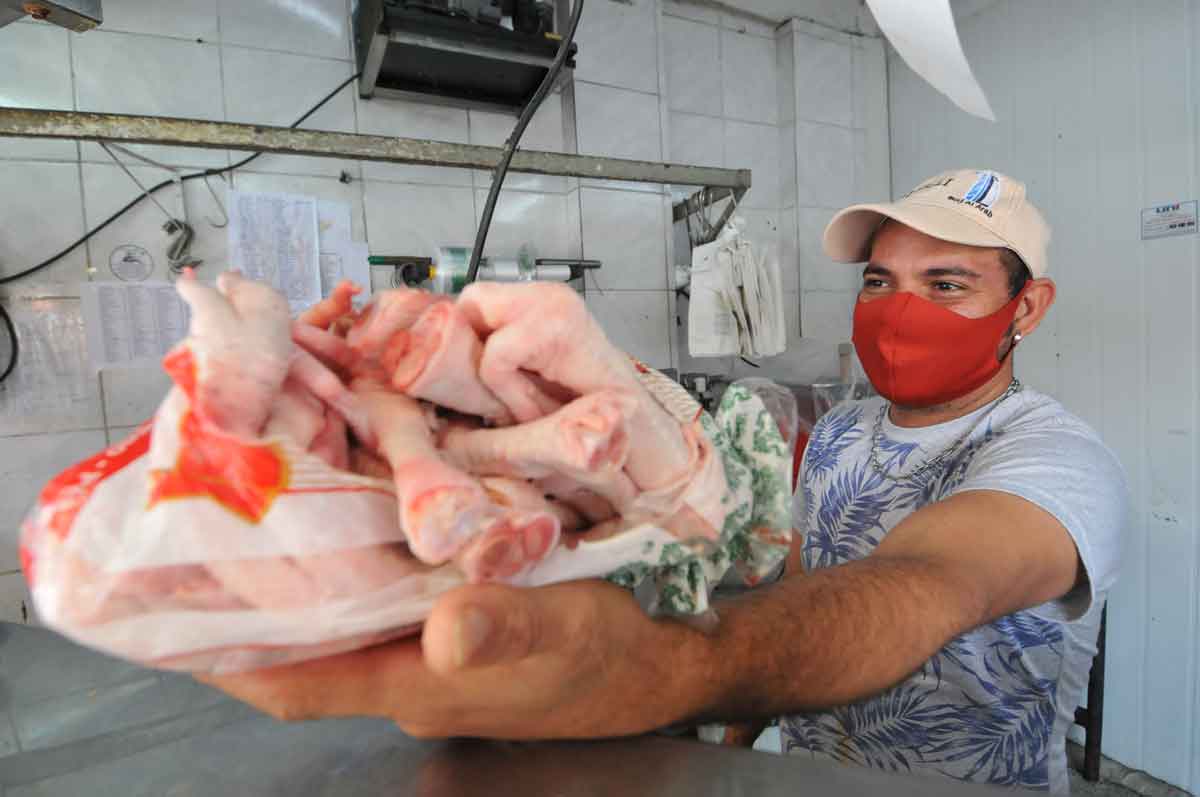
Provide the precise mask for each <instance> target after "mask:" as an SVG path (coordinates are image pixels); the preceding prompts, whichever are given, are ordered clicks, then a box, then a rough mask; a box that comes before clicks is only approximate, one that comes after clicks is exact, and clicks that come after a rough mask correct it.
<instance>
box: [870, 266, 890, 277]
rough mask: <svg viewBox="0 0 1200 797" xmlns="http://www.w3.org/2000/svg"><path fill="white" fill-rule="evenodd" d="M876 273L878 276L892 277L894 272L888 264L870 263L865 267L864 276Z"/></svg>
mask: <svg viewBox="0 0 1200 797" xmlns="http://www.w3.org/2000/svg"><path fill="white" fill-rule="evenodd" d="M868 274H874V275H875V276H877V277H890V276H892V272H891V270H890V269H888V268H887V267H886V266H881V265H879V264H878V263H870V264H868V265H867V267H866V268H864V269H863V276H864V277H865V276H867V275H868Z"/></svg>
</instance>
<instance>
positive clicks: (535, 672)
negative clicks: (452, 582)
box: [208, 492, 1079, 739]
mask: <svg viewBox="0 0 1200 797" xmlns="http://www.w3.org/2000/svg"><path fill="white" fill-rule="evenodd" d="M1078 568H1079V564H1078V557H1077V554H1076V551H1075V547H1074V543H1073V542H1072V540H1071V538H1070V536H1069V535H1068V534H1067V532H1066V530H1065V529H1064V528H1063V527H1062V526H1061V524H1059V523H1058V521H1057V520H1055V519H1054V518H1053V517H1052V516H1051V515H1050V514H1048V513H1047V512H1045V511H1043V510H1042V509H1040V508H1038V507H1037V506H1035V505H1034V504H1032V503H1029V502H1027V501H1025V500H1024V499H1021V498H1017V497H1014V496H1011V495H1006V494H1002V493H995V492H968V493H963V494H960V495H957V496H954V497H952V498H950V499H947V500H945V501H942V502H940V503H938V504H934V505H931V506H929V507H926V508H925V509H922V510H920V511H919V512H916V513H914V514H913V515H912V516H911V517H909V518H908V519H906V520H905V521H904V522H903V523H901V524H900V525H899V526H897V527H896V528H895V529H893V530H892V532H891V533H890V534H889V535H888V536H887V538H886V539H885V540H884V542H883V544H881V545H880V546H879V548H878V549H877V550H876V552H875V553H874V554H873V555H871V556H870V557H868V558H866V559H863V560H860V561H856V562H852V563H849V564H845V565H841V566H838V567H833V568H827V569H823V570H819V571H816V572H814V573H807V574H800V575H793V576H792V577H790V578H787V579H785V580H784V581H782V582H781V583H779V584H776V585H774V586H771V587H769V588H766V589H763V590H760V591H757V592H753V593H749V594H747V595H745V596H743V597H741V598H739V599H738V600H736V601H731V602H727V603H723V604H721V605H720V606H719V607H718V609H719V611H720V614H721V623H720V625H719V627H718V630H717V631H716V633H715V634H714V635H712V636H704V635H702V634H700V633H698V632H696V631H693V630H691V629H689V628H687V627H685V626H682V625H681V624H678V623H673V622H656V621H653V620H650V619H648V618H646V617H645V615H644V614H643V613H642V612H641V610H640V609H639V608H638V606H637V604H636V603H635V602H634V601H633V599H632V597H631V596H630V595H629V594H628V593H627V592H625V591H624V590H621V589H619V588H617V587H614V586H611V585H608V584H603V583H599V582H580V583H571V584H559V585H553V586H548V587H542V588H539V589H531V590H522V589H514V588H506V587H499V586H478V587H468V588H463V589H459V590H456V591H455V592H452V593H450V594H448V595H447V596H445V598H443V599H442V600H441V601H440V602H439V604H438V605H437V606H436V607H435V609H434V612H433V614H432V615H431V616H430V618H429V621H428V622H427V623H426V626H425V630H424V633H423V636H422V639H421V641H420V642H419V643H418V642H416V641H410V642H405V643H398V644H391V645H384V646H381V647H377V648H373V649H370V650H365V651H359V652H355V653H349V654H345V655H342V656H337V657H334V658H330V659H324V660H319V661H315V662H311V663H306V664H300V665H295V666H290V667H283V668H277V669H273V670H266V671H262V672H257V673H250V674H246V675H239V676H231V677H223V678H216V679H208V680H209V682H211V683H213V684H215V685H217V686H219V687H220V688H222V689H225V690H226V691H228V692H230V693H231V694H233V695H234V696H236V697H239V698H242V699H244V700H246V701H248V702H250V703H252V704H254V705H256V706H258V707H260V708H262V709H263V710H265V711H267V712H268V713H270V714H273V715H275V716H277V717H280V718H284V719H308V718H314V717H322V716H348V715H364V714H365V715H376V716H386V717H389V718H391V719H394V720H395V721H396V722H397V723H398V724H399V725H400V726H401V727H402V728H404V729H405V730H407V731H409V732H410V733H413V734H415V735H419V736H437V737H443V736H482V737H494V738H510V739H533V738H562V737H570V738H589V737H604V736H619V735H629V734H636V733H641V732H645V731H649V730H652V729H655V728H659V727H663V726H666V725H671V724H674V723H677V722H682V721H689V720H697V719H706V718H707V719H738V718H750V717H769V716H777V715H780V714H786V713H789V712H795V711H802V710H806V709H816V708H823V707H828V706H832V705H838V704H843V703H847V702H851V701H854V700H857V699H861V698H864V697H867V696H869V695H871V694H874V693H876V692H878V691H880V690H883V689H886V688H887V687H889V686H891V685H892V684H895V683H896V682H898V681H900V680H901V679H903V678H904V677H905V676H907V675H908V674H909V673H911V672H913V671H914V670H916V669H917V668H918V667H920V666H921V665H922V664H923V663H924V662H925V661H927V660H928V659H929V658H930V656H932V655H933V654H934V653H935V652H936V651H937V650H938V649H940V648H941V647H942V646H943V645H944V644H945V643H946V642H947V641H948V640H950V639H952V638H953V637H955V636H957V635H958V634H960V633H963V632H964V631H967V630H969V629H971V628H974V627H976V626H978V625H980V624H982V623H985V622H988V621H989V620H991V619H994V618H998V617H1002V616H1004V615H1006V614H1010V613H1011V612H1013V611H1016V610H1018V609H1021V608H1025V607H1029V606H1034V605H1037V604H1040V603H1043V602H1045V601H1047V600H1051V599H1054V598H1057V597H1060V596H1062V595H1064V594H1066V593H1067V592H1068V591H1069V590H1070V589H1071V588H1072V586H1073V585H1074V584H1075V583H1076V581H1077V578H1078V572H1079V569H1078Z"/></svg>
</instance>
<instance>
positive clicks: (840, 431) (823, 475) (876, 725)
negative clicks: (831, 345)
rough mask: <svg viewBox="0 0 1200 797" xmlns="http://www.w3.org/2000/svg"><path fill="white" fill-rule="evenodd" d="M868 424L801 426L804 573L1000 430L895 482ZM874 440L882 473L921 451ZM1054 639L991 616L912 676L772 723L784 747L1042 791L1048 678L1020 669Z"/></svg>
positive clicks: (934, 485) (845, 418) (834, 416)
mask: <svg viewBox="0 0 1200 797" xmlns="http://www.w3.org/2000/svg"><path fill="white" fill-rule="evenodd" d="M871 420H873V416H872V417H871V418H870V419H868V420H867V422H866V423H863V405H862V404H849V405H847V406H845V407H842V408H838V409H835V410H834V411H832V412H830V413H829V414H827V415H826V416H825V417H824V418H823V419H822V420H821V421H820V422H819V423H818V424H817V427H816V428H815V429H814V430H813V435H812V438H811V440H810V442H809V449H808V451H807V452H806V458H805V466H804V470H803V472H802V474H801V484H800V489H801V492H802V495H803V497H804V501H805V523H804V529H803V530H804V533H805V537H804V549H803V554H804V562H805V567H806V568H807V569H815V568H819V567H830V566H834V565H838V564H841V563H844V562H848V561H853V560H856V559H860V558H862V557H864V556H867V555H869V554H870V553H871V551H873V550H874V548H875V547H876V546H877V545H878V544H879V543H880V541H881V540H882V539H883V538H884V536H886V534H887V532H888V530H889V527H888V525H887V524H886V523H885V518H886V517H889V514H888V513H890V512H892V511H894V510H899V509H906V510H909V511H912V510H915V509H917V508H920V507H922V506H925V505H927V504H929V503H932V502H934V501H938V500H941V499H943V498H945V497H946V496H948V495H950V494H952V493H953V492H954V491H955V490H956V489H958V488H959V487H961V486H962V485H963V484H964V483H965V482H966V480H967V478H968V476H969V475H970V467H971V463H972V461H973V460H974V459H975V457H976V456H977V455H978V453H979V452H980V451H981V450H982V449H983V448H984V447H986V446H987V445H988V444H990V443H992V442H993V441H995V440H996V439H997V438H999V437H1000V436H1001V435H1002V434H1003V430H1002V429H1001V430H997V429H993V428H992V427H991V424H990V423H989V425H988V427H987V428H986V429H985V430H984V432H983V433H982V434H981V435H980V436H978V437H977V438H976V439H974V440H972V441H971V442H970V443H969V444H968V445H965V446H964V447H963V449H962V450H961V451H960V452H959V453H958V454H956V455H955V456H954V457H953V458H952V459H951V461H950V462H948V463H947V464H946V465H945V466H944V467H943V468H942V469H941V470H940V472H937V473H933V474H930V475H929V476H928V477H927V478H926V479H925V480H923V481H917V480H911V479H909V480H900V481H896V480H894V479H886V478H884V477H882V476H880V475H879V474H878V473H877V472H876V471H875V469H874V467H873V466H872V465H871V464H870V462H869V461H868V460H867V454H866V452H867V445H868V442H869V436H870V426H871ZM856 443H861V445H858V446H856V447H855V455H854V457H853V459H852V460H848V461H846V462H842V459H843V457H844V455H845V454H846V452H847V450H849V449H850V448H851V447H852V446H855V444H856ZM880 443H881V444H880V446H879V455H880V459H881V461H882V463H883V464H884V467H885V470H887V471H888V472H889V473H896V472H900V473H903V472H904V468H905V467H906V466H907V465H909V462H910V459H912V460H914V461H915V460H918V459H920V458H921V457H920V456H914V455H920V454H921V453H922V452H921V449H920V448H919V446H918V445H917V444H915V443H901V442H897V441H892V440H890V439H888V438H887V437H884V438H883V439H882V440H881V441H880ZM936 453H937V452H925V455H926V456H933V455H936ZM892 522H895V521H894V520H893V521H892ZM1062 641H1063V634H1062V629H1061V627H1060V626H1059V625H1057V624H1055V623H1053V622H1050V621H1048V620H1044V619H1041V618H1039V617H1037V616H1035V615H1033V614H1031V613H1030V612H1027V611H1026V612H1018V613H1016V614H1013V615H1010V616H1008V617H1003V618H1000V619H999V620H996V621H995V622H993V623H990V624H989V625H988V626H985V627H983V628H981V629H975V630H973V631H971V632H968V633H966V634H963V635H962V636H960V637H958V638H956V639H953V640H951V641H950V642H948V643H947V644H946V645H945V646H944V647H942V649H941V650H939V651H938V652H937V654H935V655H934V656H933V657H932V658H930V660H929V661H928V662H926V664H925V665H924V666H923V667H922V668H921V670H920V671H919V672H918V673H917V674H916V675H914V676H913V677H911V678H909V679H907V680H905V681H904V682H902V683H901V684H899V685H898V686H896V687H894V688H893V689H890V690H888V691H886V692H884V693H883V694H881V695H879V696H877V697H875V698H871V699H869V700H865V701H862V702H860V703H856V704H852V705H849V706H843V707H840V708H836V709H833V710H830V711H826V712H819V713H811V714H801V715H797V716H793V717H787V718H784V719H783V720H782V721H781V723H780V725H781V731H782V733H783V740H784V747H785V750H787V751H793V750H814V751H819V752H822V753H825V754H828V755H831V756H833V757H834V758H836V759H838V760H841V761H846V762H852V763H856V764H861V765H865V766H870V767H875V768H880V769H885V770H891V771H904V770H908V769H910V768H912V767H913V766H915V765H920V766H922V767H924V768H929V767H932V768H935V769H938V770H941V771H943V772H945V773H946V774H948V775H951V776H953V777H958V778H962V779H966V780H973V781H980V782H986V783H991V784H996V785H1006V786H1019V787H1024V788H1042V789H1045V788H1047V787H1048V784H1049V744H1050V734H1051V730H1052V728H1053V726H1054V720H1055V691H1056V686H1057V684H1056V681H1055V679H1054V678H1048V677H1042V676H1043V674H1042V673H1033V672H1031V671H1030V667H1029V666H1028V659H1026V657H1025V654H1026V652H1027V651H1031V650H1035V649H1038V648H1043V647H1046V648H1049V649H1051V650H1054V651H1056V652H1058V651H1060V650H1061V645H1062ZM1053 675H1057V673H1054V674H1053Z"/></svg>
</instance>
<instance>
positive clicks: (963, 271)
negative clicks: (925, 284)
mask: <svg viewBox="0 0 1200 797" xmlns="http://www.w3.org/2000/svg"><path fill="white" fill-rule="evenodd" d="M921 276H922V277H925V278H927V279H936V278H938V277H963V278H965V279H970V280H979V279H983V275H982V274H980V273H979V272H978V271H973V270H971V269H969V268H965V267H963V266H938V267H936V268H927V269H925V270H924V271H922V272H921Z"/></svg>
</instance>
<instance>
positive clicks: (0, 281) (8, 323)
mask: <svg viewBox="0 0 1200 797" xmlns="http://www.w3.org/2000/svg"><path fill="white" fill-rule="evenodd" d="M360 74H361V73H359V74H355V75H353V76H352V77H349V78H347V79H346V80H344V81H342V83H340V84H339V85H338V87H337V88H335V89H334V90H333V91H331V92H329V93H328V94H326V95H325V96H324V97H322V98H321V100H320V101H319V102H318V103H317V104H316V105H314V106H313V107H311V108H309V109H308V111H306V112H305V114H304V115H303V116H301V117H300V118H299V119H297V120H296V121H295V122H292V124H291V125H289V127H291V128H293V129H294V128H297V127H299V126H300V125H302V124H304V122H305V120H307V119H308V118H309V117H310V116H312V115H313V114H314V113H316V112H317V111H319V110H321V108H322V107H324V106H325V104H326V103H327V102H329V101H330V100H332V99H333V98H334V97H335V96H337V94H338V93H339V92H341V90H342V89H344V88H346V86H349V85H350V84H351V83H353V82H354V81H356V80H358V78H359V75H360ZM263 154H264V153H262V152H255V153H254V154H252V155H248V156H247V157H245V158H242V159H241V160H240V161H238V162H237V163H235V164H233V165H231V166H222V167H220V168H212V169H205V170H204V171H202V172H194V173H192V174H185V175H184V176H183V177H181V178H180V179H181V180H184V181H187V180H200V179H203V178H205V177H216V176H218V175H221V174H226V173H228V172H232V171H234V170H235V169H240V168H242V167H243V166H245V165H246V164H248V163H250V162H251V161H253V160H254V159H256V158H259V157H261V156H262V155H263ZM174 184H175V180H163V181H162V182H161V183H159V184H158V185H155V186H153V187H151V188H150V189H149V190H148V191H146V192H145V193H142V194H138V195H137V196H136V197H134V198H133V199H132V200H130V201H129V203H128V204H127V205H125V207H123V208H121V209H120V210H118V211H117V212H116V213H114V214H112V215H111V216H109V217H108V218H107V219H105V220H104V221H102V222H100V224H98V225H97V226H95V227H93V228H92V229H91V230H88V231H87V232H86V233H84V234H83V237H81V238H79V240H77V241H75V242H74V243H72V244H71V245H70V246H68V247H67V248H66V249H64V250H62V251H61V252H59V253H58V254H56V255H54V256H53V257H49V258H46V259H45V260H43V261H42V262H41V263H38V264H37V265H36V266H31V267H29V268H27V269H25V270H24V271H18V272H17V273H16V274H9V275H8V276H5V277H0V285H7V284H8V283H10V282H16V281H17V280H19V279H23V278H24V277H28V276H29V275H31V274H36V273H37V272H39V271H41V270H42V269H45V268H48V267H50V266H52V265H54V264H55V263H57V262H58V261H59V260H62V259H63V258H64V257H66V256H67V255H69V254H71V252H74V251H75V250H76V249H78V248H79V247H81V246H83V245H84V244H85V243H87V242H88V241H89V240H91V239H92V238H93V237H95V236H96V234H97V233H99V232H100V231H101V230H103V229H104V228H105V227H107V226H108V225H110V224H112V223H113V222H114V221H116V220H117V219H119V218H121V216H123V215H125V214H126V213H128V212H129V211H130V210H132V209H133V208H134V207H135V206H136V205H137V204H138V203H139V202H141V201H142V200H143V199H145V198H146V197H148V196H150V195H151V194H153V193H155V192H157V191H159V190H161V189H163V188H166V187H167V186H169V185H174ZM0 316H3V318H2V319H0V320H3V321H4V326H5V329H6V330H7V332H8V339H9V341H10V342H11V344H12V349H11V354H10V355H9V359H8V365H7V366H5V368H4V372H3V373H0V384H3V382H4V380H5V379H7V378H8V376H9V374H11V373H12V372H13V369H14V368H16V367H17V352H18V348H19V343H18V342H17V330H16V327H14V326H13V322H12V318H10V317H9V315H8V312H7V311H6V310H5V309H4V307H3V306H0Z"/></svg>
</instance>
